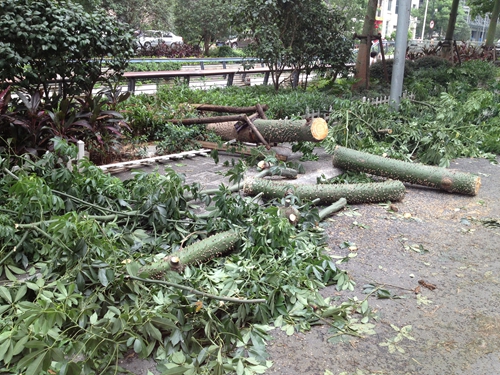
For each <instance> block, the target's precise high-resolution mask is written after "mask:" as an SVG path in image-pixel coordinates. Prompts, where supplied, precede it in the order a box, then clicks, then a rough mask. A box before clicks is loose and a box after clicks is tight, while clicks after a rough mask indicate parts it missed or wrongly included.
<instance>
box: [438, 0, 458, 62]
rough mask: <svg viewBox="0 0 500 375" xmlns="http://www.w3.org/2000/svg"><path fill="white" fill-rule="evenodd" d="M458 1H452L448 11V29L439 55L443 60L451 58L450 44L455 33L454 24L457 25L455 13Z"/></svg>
mask: <svg viewBox="0 0 500 375" xmlns="http://www.w3.org/2000/svg"><path fill="white" fill-rule="evenodd" d="M459 3H460V0H453V3H452V4H451V10H450V18H449V19H448V27H447V28H446V35H445V37H444V45H443V50H442V52H441V55H442V57H443V58H445V59H449V58H451V54H452V48H453V46H452V42H453V34H454V33H455V24H456V23H457V13H458V5H459Z"/></svg>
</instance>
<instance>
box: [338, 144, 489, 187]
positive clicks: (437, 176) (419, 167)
mask: <svg viewBox="0 0 500 375" xmlns="http://www.w3.org/2000/svg"><path fill="white" fill-rule="evenodd" d="M333 166H334V167H337V168H342V169H346V170H350V171H359V172H366V173H370V174H374V175H376V176H383V177H388V178H392V179H397V180H400V181H404V182H409V183H412V184H418V185H425V186H430V187H433V188H438V189H442V190H445V191H448V192H450V193H460V194H469V195H476V194H477V193H478V191H479V187H480V186H481V178H480V177H479V176H476V175H473V174H471V173H465V172H459V171H456V170H453V169H446V168H441V167H434V166H429V165H423V164H413V163H408V162H404V161H400V160H394V159H387V158H384V157H381V156H376V155H371V154H368V153H366V152H361V151H355V150H352V149H349V148H345V147H341V146H337V147H336V148H335V151H334V152H333Z"/></svg>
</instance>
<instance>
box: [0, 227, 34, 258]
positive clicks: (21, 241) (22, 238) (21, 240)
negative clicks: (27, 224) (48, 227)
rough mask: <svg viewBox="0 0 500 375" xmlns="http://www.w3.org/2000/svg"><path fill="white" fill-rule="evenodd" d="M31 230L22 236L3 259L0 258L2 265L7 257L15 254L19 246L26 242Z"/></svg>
mask: <svg viewBox="0 0 500 375" xmlns="http://www.w3.org/2000/svg"><path fill="white" fill-rule="evenodd" d="M29 232H30V231H29V230H28V231H26V232H24V234H23V236H22V237H21V239H20V240H19V242H18V243H17V245H16V246H14V248H13V249H12V250H11V251H10V252H9V253H8V254H7V255H6V256H5V257H4V258H3V259H2V260H0V266H1V265H2V264H3V262H5V261H6V260H7V259H9V257H10V256H11V255H12V254H14V253H15V252H16V251H17V248H18V247H19V246H21V245H22V244H23V242H24V240H25V239H26V237H28V234H29Z"/></svg>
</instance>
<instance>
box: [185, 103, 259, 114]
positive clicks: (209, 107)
mask: <svg viewBox="0 0 500 375" xmlns="http://www.w3.org/2000/svg"><path fill="white" fill-rule="evenodd" d="M192 106H193V107H194V108H196V109H197V110H198V111H210V112H221V113H254V112H258V111H259V109H258V108H259V107H260V108H262V110H263V111H267V109H268V105H267V104H264V105H260V104H257V105H255V106H252V107H229V106H224V105H215V104H192Z"/></svg>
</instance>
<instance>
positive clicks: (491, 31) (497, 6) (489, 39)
mask: <svg viewBox="0 0 500 375" xmlns="http://www.w3.org/2000/svg"><path fill="white" fill-rule="evenodd" d="M499 13H500V0H495V3H494V4H493V10H492V11H491V17H490V26H489V27H488V32H487V34H486V47H494V46H495V31H496V29H497V19H498V15H499Z"/></svg>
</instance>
